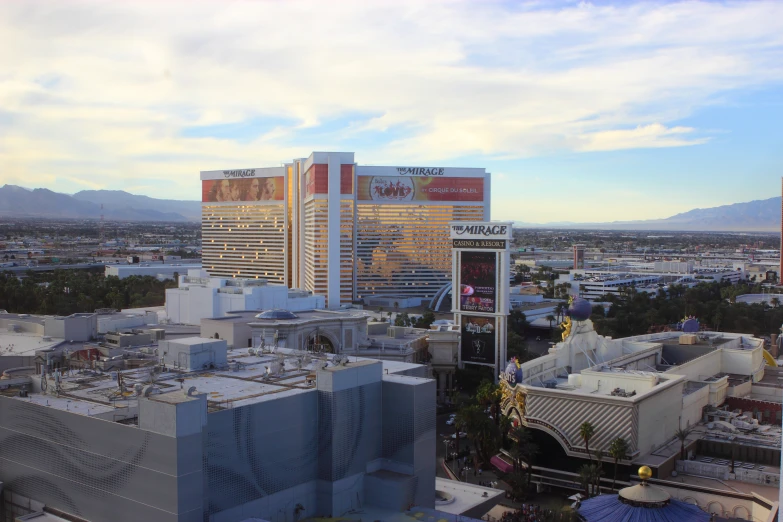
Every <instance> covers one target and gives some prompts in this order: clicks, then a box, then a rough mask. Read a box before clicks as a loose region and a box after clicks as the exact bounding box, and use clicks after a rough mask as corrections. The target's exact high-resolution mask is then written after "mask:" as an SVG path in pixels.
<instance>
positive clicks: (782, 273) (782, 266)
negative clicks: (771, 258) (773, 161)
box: [778, 177, 783, 283]
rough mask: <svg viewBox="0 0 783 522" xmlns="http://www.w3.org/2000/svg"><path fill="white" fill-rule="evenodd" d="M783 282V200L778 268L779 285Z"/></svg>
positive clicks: (782, 191)
mask: <svg viewBox="0 0 783 522" xmlns="http://www.w3.org/2000/svg"><path fill="white" fill-rule="evenodd" d="M780 184H781V194H783V177H781V178H780ZM780 282H783V200H781V202H780V266H779V267H778V283H780Z"/></svg>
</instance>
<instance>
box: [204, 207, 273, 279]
mask: <svg viewBox="0 0 783 522" xmlns="http://www.w3.org/2000/svg"><path fill="white" fill-rule="evenodd" d="M285 207H286V206H285V203H284V202H281V203H279V204H239V205H237V204H228V205H227V204H220V205H207V204H205V205H202V207H201V234H202V265H203V267H204V269H205V270H207V272H208V273H209V274H210V275H213V276H218V277H245V278H256V279H267V280H268V281H269V282H271V283H281V284H286V282H287V278H286V242H287V237H286V236H287V231H286V219H285V214H286V208H285Z"/></svg>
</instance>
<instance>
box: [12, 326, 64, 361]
mask: <svg viewBox="0 0 783 522" xmlns="http://www.w3.org/2000/svg"><path fill="white" fill-rule="evenodd" d="M63 342H65V340H64V339H56V338H53V339H51V340H50V341H44V340H43V337H42V336H40V335H38V334H33V333H28V332H8V331H7V330H4V329H0V357H1V356H9V355H16V356H20V355H22V356H31V357H32V356H33V355H35V352H36V351H37V350H43V349H46V348H54V347H55V346H57V345H58V344H61V343H63Z"/></svg>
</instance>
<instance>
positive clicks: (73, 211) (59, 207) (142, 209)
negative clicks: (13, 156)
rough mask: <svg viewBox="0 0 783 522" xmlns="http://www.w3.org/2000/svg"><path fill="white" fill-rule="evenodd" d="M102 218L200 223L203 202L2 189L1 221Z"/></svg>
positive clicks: (103, 192)
mask: <svg viewBox="0 0 783 522" xmlns="http://www.w3.org/2000/svg"><path fill="white" fill-rule="evenodd" d="M101 205H103V209H101ZM101 215H103V216H104V219H107V220H111V221H166V222H177V221H179V222H181V221H199V220H201V202H199V201H181V200H174V199H154V198H150V197H147V196H137V195H134V194H130V193H128V192H125V191H122V190H83V191H81V192H77V193H76V194H73V195H69V194H61V193H59V192H53V191H51V190H49V189H42V188H37V189H27V188H23V187H18V186H16V185H3V186H2V187H0V217H25V218H36V217H37V218H63V219H100V217H101Z"/></svg>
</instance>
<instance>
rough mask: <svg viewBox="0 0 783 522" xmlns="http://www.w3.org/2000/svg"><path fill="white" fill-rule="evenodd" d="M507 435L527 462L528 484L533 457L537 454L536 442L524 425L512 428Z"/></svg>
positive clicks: (531, 472)
mask: <svg viewBox="0 0 783 522" xmlns="http://www.w3.org/2000/svg"><path fill="white" fill-rule="evenodd" d="M509 436H510V437H511V439H513V440H514V446H515V447H516V448H517V450H518V452H519V455H520V456H521V457H522V458H523V459H524V460H525V462H526V463H527V482H528V484H530V481H531V478H532V474H533V458H534V457H535V456H536V455H537V454H538V444H536V443H535V442H533V435H532V434H531V433H530V430H528V429H527V428H525V427H524V426H516V427H514V428H512V429H511V433H510V434H509Z"/></svg>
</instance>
